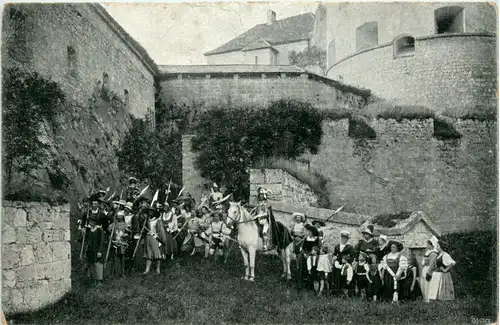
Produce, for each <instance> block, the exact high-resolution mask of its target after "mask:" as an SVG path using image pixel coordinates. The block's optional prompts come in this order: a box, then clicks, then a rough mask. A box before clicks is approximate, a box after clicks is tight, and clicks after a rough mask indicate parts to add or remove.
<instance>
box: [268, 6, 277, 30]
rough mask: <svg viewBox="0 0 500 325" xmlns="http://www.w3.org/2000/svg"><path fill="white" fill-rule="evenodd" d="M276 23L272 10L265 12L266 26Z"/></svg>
mask: <svg viewBox="0 0 500 325" xmlns="http://www.w3.org/2000/svg"><path fill="white" fill-rule="evenodd" d="M275 21H276V13H275V12H274V11H272V10H268V11H267V25H268V26H269V25H272V24H273V23H274V22H275Z"/></svg>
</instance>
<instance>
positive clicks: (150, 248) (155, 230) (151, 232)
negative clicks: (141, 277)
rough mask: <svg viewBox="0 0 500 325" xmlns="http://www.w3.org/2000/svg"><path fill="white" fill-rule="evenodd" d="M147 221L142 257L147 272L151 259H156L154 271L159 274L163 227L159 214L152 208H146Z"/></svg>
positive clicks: (163, 239)
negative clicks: (144, 260)
mask: <svg viewBox="0 0 500 325" xmlns="http://www.w3.org/2000/svg"><path fill="white" fill-rule="evenodd" d="M148 214H149V215H148V217H149V218H148V221H147V224H146V237H145V240H144V248H145V249H144V258H145V259H146V270H145V271H144V274H148V273H149V271H150V269H151V264H152V261H156V273H158V274H160V261H161V260H162V259H163V258H164V255H165V254H164V253H163V247H162V246H164V245H165V243H166V237H165V228H164V227H163V222H162V220H161V218H160V214H159V213H158V212H157V211H156V210H154V209H153V208H148Z"/></svg>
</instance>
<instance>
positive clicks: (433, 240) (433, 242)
mask: <svg viewBox="0 0 500 325" xmlns="http://www.w3.org/2000/svg"><path fill="white" fill-rule="evenodd" d="M428 242H429V243H431V245H432V246H433V247H434V249H436V248H437V247H438V246H439V239H437V237H436V236H432V237H431V238H430V239H429V240H428Z"/></svg>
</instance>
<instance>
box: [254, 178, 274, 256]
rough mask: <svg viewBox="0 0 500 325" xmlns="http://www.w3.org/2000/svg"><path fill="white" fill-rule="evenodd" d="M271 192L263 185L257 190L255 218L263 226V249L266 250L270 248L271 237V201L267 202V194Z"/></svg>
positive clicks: (261, 228) (261, 229)
mask: <svg viewBox="0 0 500 325" xmlns="http://www.w3.org/2000/svg"><path fill="white" fill-rule="evenodd" d="M268 194H271V191H268V190H266V189H265V188H263V187H259V188H258V190H257V201H258V203H257V208H256V215H255V220H257V221H258V224H259V225H260V226H261V227H260V231H261V234H262V241H263V250H264V251H266V250H268V249H270V245H271V242H270V238H269V235H270V234H269V226H270V220H269V203H268V202H267V195H268Z"/></svg>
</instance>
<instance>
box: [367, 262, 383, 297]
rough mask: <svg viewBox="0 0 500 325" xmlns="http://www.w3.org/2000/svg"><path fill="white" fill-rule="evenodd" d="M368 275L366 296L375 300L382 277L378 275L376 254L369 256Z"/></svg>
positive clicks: (378, 293)
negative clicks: (368, 281)
mask: <svg viewBox="0 0 500 325" xmlns="http://www.w3.org/2000/svg"><path fill="white" fill-rule="evenodd" d="M368 276H369V277H370V287H369V290H368V296H369V297H371V298H372V299H373V301H377V299H378V297H379V296H380V290H381V288H382V279H381V277H380V271H379V267H378V260H377V256H375V255H372V256H371V264H370V272H369V273H368Z"/></svg>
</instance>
